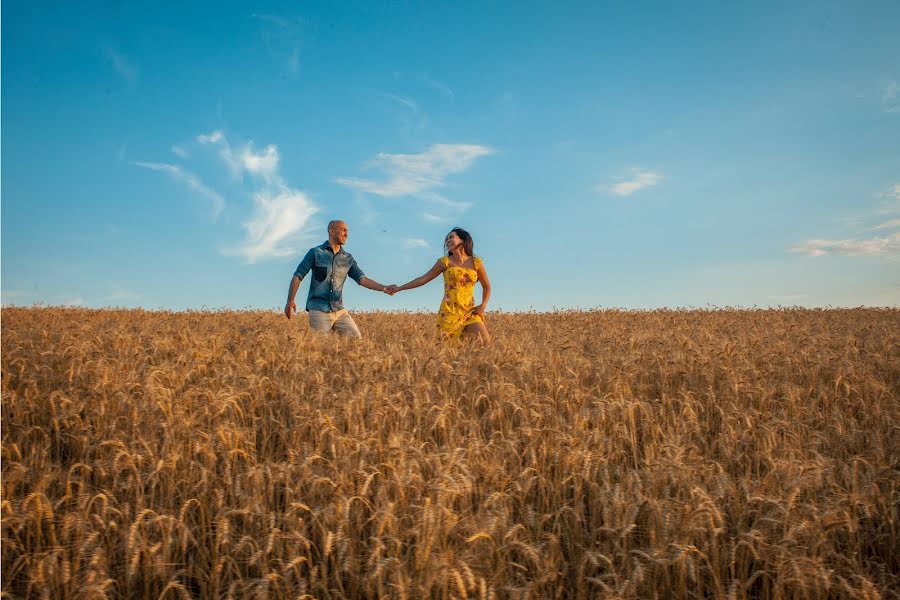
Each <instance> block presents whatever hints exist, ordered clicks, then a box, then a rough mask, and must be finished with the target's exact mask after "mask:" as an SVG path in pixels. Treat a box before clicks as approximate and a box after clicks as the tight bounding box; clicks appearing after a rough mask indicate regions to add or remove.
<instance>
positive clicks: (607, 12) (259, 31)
mask: <svg viewBox="0 0 900 600" xmlns="http://www.w3.org/2000/svg"><path fill="white" fill-rule="evenodd" d="M898 24H900V3H898V2H896V1H893V0H886V1H882V2H877V1H875V2H866V3H855V2H833V1H817V2H792V3H781V2H764V3H748V2H725V3H710V2H703V3H700V2H695V3H671V2H634V3H624V2H623V3H600V2H594V3H587V2H584V3H582V2H570V3H551V2H535V3H527V2H525V3H523V2H509V3H500V2H495V3H479V2H473V3H465V2H459V3H436V2H403V3H379V2H359V3H347V2H340V3H338V2H334V3H278V2H268V3H266V4H260V5H254V4H253V3H252V2H240V3H238V2H235V3H220V2H216V3H211V2H210V3H201V2H198V3H176V2H164V3H152V2H77V3H76V2H65V3H62V2H58V3H30V2H4V3H3V5H2V200H0V201H2V282H0V283H2V301H3V303H4V304H17V305H30V304H33V303H38V302H40V303H44V304H48V305H62V304H72V305H84V306H92V307H101V306H126V307H144V308H148V309H160V308H161V309H170V310H182V309H186V308H192V309H200V308H211V309H212V308H236V309H241V308H277V309H280V308H281V307H283V305H284V300H285V296H286V292H287V287H288V283H289V280H290V277H291V274H292V273H293V270H294V268H295V267H296V265H297V263H298V262H299V260H300V258H301V257H302V255H303V254H304V252H305V250H306V249H307V248H309V247H310V246H312V245H314V244H318V243H321V242H322V241H324V239H325V237H326V234H325V225H326V223H327V222H328V221H329V220H330V219H332V218H343V219H344V220H345V221H346V222H347V223H348V225H349V228H350V239H349V241H348V244H347V247H346V249H347V250H348V251H349V252H351V253H352V254H353V255H354V256H355V257H356V259H357V261H358V263H359V264H360V266H361V267H362V268H363V270H364V271H365V272H366V274H367V275H368V276H369V277H371V278H373V279H375V280H377V281H380V282H382V283H403V282H405V281H407V280H409V279H411V278H413V277H416V276H418V275H420V274H421V273H423V272H424V271H426V270H427V269H428V268H430V266H431V265H432V264H433V263H434V261H435V260H436V258H438V257H439V256H440V252H441V242H442V240H443V237H444V235H445V234H446V232H447V231H448V230H449V229H450V228H451V227H453V226H456V225H459V226H463V227H465V228H466V229H468V230H469V231H470V232H471V233H472V234H473V237H474V238H475V250H476V254H478V255H480V256H482V257H483V258H484V261H485V266H486V268H487V270H488V273H489V274H490V276H491V281H492V284H493V288H494V291H493V296H492V300H491V307H490V308H492V309H504V310H553V309H562V308H593V307H627V308H653V307H661V306H670V307H675V306H682V307H686V306H699V307H705V306H707V305H714V306H777V305H803V306H827V305H832V306H858V305H878V306H886V305H891V306H894V305H897V304H898V303H900V268H898V267H900V35H898V33H897V32H898V29H897V28H898ZM307 285H308V284H307V283H306V282H304V285H303V286H302V287H301V291H300V294H299V295H298V296H299V298H300V300H301V305H302V301H303V299H305V295H306V289H307ZM440 295H441V292H440V284H439V283H438V282H433V283H431V284H430V285H428V286H425V287H423V288H421V289H418V290H414V291H411V292H406V293H401V294H398V295H397V296H394V297H393V298H391V297H387V296H385V295H383V294H377V293H374V292H371V291H368V290H365V289H363V288H360V287H358V286H356V285H354V284H352V283H348V285H347V288H346V292H345V304H347V305H348V306H349V307H351V308H354V309H357V310H371V309H388V310H390V309H404V310H405V309H426V310H435V309H436V307H437V305H438V303H439V301H440Z"/></svg>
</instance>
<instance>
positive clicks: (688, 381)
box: [2, 307, 900, 599]
mask: <svg viewBox="0 0 900 600" xmlns="http://www.w3.org/2000/svg"><path fill="white" fill-rule="evenodd" d="M302 317H303V316H302V315H301V318H300V319H298V320H295V321H290V322H288V321H287V320H286V319H285V318H284V316H283V315H278V314H276V313H274V312H266V311H235V312H228V311H219V312H214V311H208V312H181V313H171V312H148V311H141V310H113V309H105V310H89V309H75V308H69V309H61V308H39V307H38V308H15V307H6V308H4V309H3V311H2V432H3V454H2V494H3V496H2V546H3V555H2V591H3V596H4V597H6V598H101V597H108V598H322V599H325V598H330V599H337V598H408V599H419V598H442V599H443V598H446V599H450V598H496V599H501V598H534V599H539V598H580V599H586V598H661V599H663V598H665V599H667V598H735V599H741V598H779V599H795V598H796V599H819V598H822V599H824V598H871V599H874V598H900V591H898V590H900V530H898V517H900V498H898V483H900V471H898V469H900V311H898V310H896V309H841V310H837V309H835V310H803V309H782V310H730V309H724V310H705V311H704V310H690V311H688V310H683V311H675V310H658V311H646V312H639V311H616V310H604V311H589V312H557V313H531V314H491V315H488V324H489V326H490V327H491V331H492V333H493V335H494V337H495V340H496V343H495V344H494V345H493V346H491V347H489V348H481V347H479V346H473V345H465V344H446V345H442V344H440V343H439V342H438V341H437V340H436V339H435V337H434V332H433V329H434V316H433V315H430V314H415V313H412V314H404V313H358V314H356V320H357V323H358V324H359V326H360V328H361V329H362V331H363V333H364V335H365V336H366V337H365V339H364V340H362V341H359V342H352V341H345V340H341V339H337V338H319V337H313V336H312V334H311V333H310V332H309V331H308V326H307V324H306V321H305V319H304V318H302Z"/></svg>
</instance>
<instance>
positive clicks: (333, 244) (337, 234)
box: [284, 221, 388, 338]
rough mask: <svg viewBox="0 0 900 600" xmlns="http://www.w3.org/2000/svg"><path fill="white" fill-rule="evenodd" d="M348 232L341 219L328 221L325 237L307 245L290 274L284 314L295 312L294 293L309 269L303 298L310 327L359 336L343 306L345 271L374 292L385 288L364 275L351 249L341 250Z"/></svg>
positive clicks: (383, 290) (351, 318) (320, 330)
mask: <svg viewBox="0 0 900 600" xmlns="http://www.w3.org/2000/svg"><path fill="white" fill-rule="evenodd" d="M349 233H350V230H349V229H347V224H346V223H344V222H343V221H331V222H330V223H328V241H326V242H325V243H324V244H322V245H321V246H316V247H315V248H310V249H309V252H307V253H306V256H304V257H303V260H301V261H300V264H299V265H297V270H296V271H294V276H293V277H291V286H290V289H289V290H288V298H287V304H285V306H284V316H286V317H287V318H288V319H290V318H291V315H293V314H295V313H296V312H297V305H296V304H295V303H294V297H295V296H296V295H297V290H298V289H299V288H300V282H301V281H303V278H304V277H306V274H307V273H309V271H310V269H312V272H313V278H312V281H311V282H310V283H309V295H308V296H307V298H306V310H307V312H309V326H310V328H311V329H312V330H313V331H316V332H319V333H328V332H330V331H331V330H332V329H334V330H335V331H336V332H337V333H338V334H340V335H345V336H349V337H354V338H361V337H362V334H361V333H360V332H359V327H357V326H356V323H355V322H354V321H353V317H351V316H350V313H349V312H347V309H346V308H344V303H343V291H344V281H346V279H347V275H349V276H350V277H351V278H352V279H353V281H355V282H356V283H358V284H359V285H361V286H363V287H364V288H368V289H370V290H375V291H377V292H387V291H388V290H387V286H384V285H382V284H380V283H378V282H377V281H374V280H372V279H369V278H368V277H366V276H365V275H364V274H363V272H362V270H361V269H360V268H359V266H357V264H356V261H355V260H354V259H353V257H352V256H351V255H350V253H348V252H346V251H344V248H343V245H344V244H346V243H347V236H348V235H349Z"/></svg>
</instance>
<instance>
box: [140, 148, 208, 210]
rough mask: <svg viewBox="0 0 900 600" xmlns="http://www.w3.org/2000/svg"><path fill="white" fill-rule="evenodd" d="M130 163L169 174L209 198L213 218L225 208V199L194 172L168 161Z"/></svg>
mask: <svg viewBox="0 0 900 600" xmlns="http://www.w3.org/2000/svg"><path fill="white" fill-rule="evenodd" d="M131 164H133V165H136V166H138V167H143V168H145V169H151V170H153V171H160V172H162V173H166V174H168V175H170V176H171V177H172V178H173V179H176V180H177V181H181V182H182V183H185V184H187V186H188V187H189V188H191V189H192V190H194V191H195V192H197V193H199V194H200V195H201V196H203V197H204V198H206V199H208V200H210V201H211V202H212V205H213V219H217V218H218V217H219V215H220V214H221V213H222V210H223V209H224V208H225V199H224V198H222V196H220V195H219V194H218V193H217V192H215V191H214V190H212V189H210V188H209V187H208V186H207V185H206V184H205V183H203V181H202V180H201V179H200V178H199V177H198V176H197V175H195V174H194V173H191V172H190V171H187V170H185V169H182V168H181V167H179V166H178V165H172V164H168V163H154V162H132V163H131Z"/></svg>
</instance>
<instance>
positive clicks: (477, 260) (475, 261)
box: [472, 256, 484, 269]
mask: <svg viewBox="0 0 900 600" xmlns="http://www.w3.org/2000/svg"><path fill="white" fill-rule="evenodd" d="M472 264H473V265H475V268H476V269H477V268H478V267H480V266H482V265H483V264H484V263H482V262H481V258H479V257H477V256H473V257H472Z"/></svg>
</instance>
